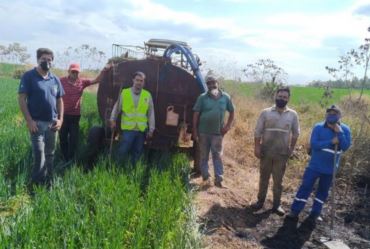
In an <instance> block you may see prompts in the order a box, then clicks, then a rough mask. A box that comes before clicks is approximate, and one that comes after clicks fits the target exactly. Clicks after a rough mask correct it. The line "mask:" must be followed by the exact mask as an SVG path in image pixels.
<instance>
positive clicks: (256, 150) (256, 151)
mask: <svg viewBox="0 0 370 249" xmlns="http://www.w3.org/2000/svg"><path fill="white" fill-rule="evenodd" d="M254 155H255V156H256V157H257V158H258V159H261V145H255V146H254Z"/></svg>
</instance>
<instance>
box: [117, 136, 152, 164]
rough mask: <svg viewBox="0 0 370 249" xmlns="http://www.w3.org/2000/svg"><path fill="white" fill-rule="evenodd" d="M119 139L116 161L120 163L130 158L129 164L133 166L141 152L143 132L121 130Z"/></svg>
mask: <svg viewBox="0 0 370 249" xmlns="http://www.w3.org/2000/svg"><path fill="white" fill-rule="evenodd" d="M121 137H122V138H121V142H120V145H119V148H118V153H117V159H118V161H119V162H122V161H124V160H125V159H126V158H127V157H128V156H130V157H131V163H132V165H133V166H134V165H135V164H136V162H137V161H138V160H139V158H140V156H141V154H142V152H143V148H144V142H145V132H141V131H130V130H123V131H122V135H121Z"/></svg>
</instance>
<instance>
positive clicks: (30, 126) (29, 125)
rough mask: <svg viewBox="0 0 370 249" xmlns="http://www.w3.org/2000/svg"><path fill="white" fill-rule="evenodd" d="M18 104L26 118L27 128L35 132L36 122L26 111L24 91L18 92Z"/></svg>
mask: <svg viewBox="0 0 370 249" xmlns="http://www.w3.org/2000/svg"><path fill="white" fill-rule="evenodd" d="M18 104H19V108H20V109H21V112H22V114H23V116H24V119H25V120H26V123H27V128H28V130H29V131H30V132H31V133H35V132H37V130H38V129H37V124H36V122H35V121H34V120H33V119H32V117H31V114H30V112H29V111H28V107H27V94H25V93H20V94H19V95H18Z"/></svg>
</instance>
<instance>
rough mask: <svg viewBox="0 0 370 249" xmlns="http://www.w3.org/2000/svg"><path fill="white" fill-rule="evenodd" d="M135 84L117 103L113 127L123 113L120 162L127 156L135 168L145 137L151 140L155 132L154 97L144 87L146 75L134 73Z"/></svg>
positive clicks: (124, 90) (119, 149)
mask: <svg viewBox="0 0 370 249" xmlns="http://www.w3.org/2000/svg"><path fill="white" fill-rule="evenodd" d="M132 82H133V85H132V87H130V88H125V89H123V90H122V92H121V94H120V95H119V96H118V100H117V102H116V103H115V105H114V107H113V110H112V114H111V118H110V126H111V128H112V129H114V128H115V127H116V120H117V117H118V115H119V114H120V113H121V114H122V115H121V118H122V119H121V130H122V136H121V142H120V145H119V148H118V153H117V159H118V160H119V161H123V160H124V159H125V158H126V157H127V156H128V155H129V156H130V157H131V163H132V165H135V164H136V162H137V160H138V159H139V158H140V156H141V153H142V151H143V147H144V142H145V139H146V138H151V137H152V136H153V132H154V129H155V116H154V105H153V98H152V96H151V94H150V92H148V91H147V90H145V89H143V87H144V85H145V74H144V73H143V72H135V73H134V75H133V78H132Z"/></svg>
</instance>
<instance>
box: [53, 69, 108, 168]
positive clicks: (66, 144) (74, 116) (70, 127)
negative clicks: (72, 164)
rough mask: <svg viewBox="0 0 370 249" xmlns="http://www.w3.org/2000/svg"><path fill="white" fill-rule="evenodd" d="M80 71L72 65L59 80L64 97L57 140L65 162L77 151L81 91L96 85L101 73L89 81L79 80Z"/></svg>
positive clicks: (72, 157)
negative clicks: (66, 73)
mask: <svg viewBox="0 0 370 249" xmlns="http://www.w3.org/2000/svg"><path fill="white" fill-rule="evenodd" d="M104 70H105V69H104ZM104 70H103V71H104ZM80 71H81V69H80V65H79V64H77V63H72V64H71V65H70V66H69V69H68V76H66V77H62V78H61V79H60V81H61V83H62V85H63V88H64V92H65V95H64V96H63V102H64V118H63V120H64V121H63V125H62V128H61V129H60V132H59V140H60V148H61V150H62V154H63V157H64V159H65V161H69V160H72V159H74V157H75V152H76V150H77V144H78V133H79V129H80V125H79V122H80V117H81V101H82V94H83V91H84V89H85V88H86V87H88V86H91V85H93V84H96V83H98V82H99V81H100V80H101V77H102V72H103V71H101V72H100V74H99V75H98V76H97V77H96V78H95V79H93V80H90V79H83V78H80V77H79V73H80Z"/></svg>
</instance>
